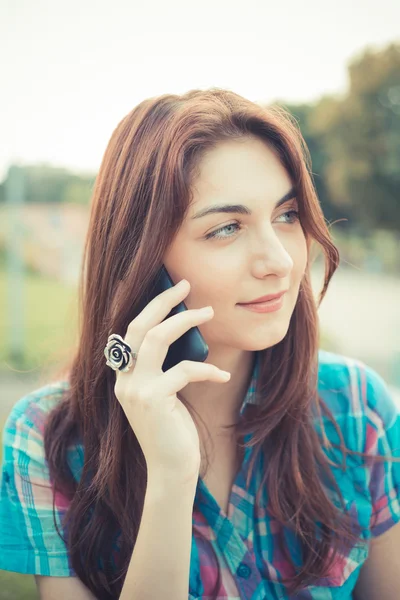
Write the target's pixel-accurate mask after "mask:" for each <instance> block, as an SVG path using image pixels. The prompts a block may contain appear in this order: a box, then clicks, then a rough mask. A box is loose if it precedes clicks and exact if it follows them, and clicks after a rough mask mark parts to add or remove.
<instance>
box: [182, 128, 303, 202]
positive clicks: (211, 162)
mask: <svg viewBox="0 0 400 600" xmlns="http://www.w3.org/2000/svg"><path fill="white" fill-rule="evenodd" d="M291 184H292V182H291V179H290V177H289V174H288V173H287V171H286V169H285V168H284V166H283V165H282V163H281V162H280V160H279V158H278V156H277V154H276V152H275V151H274V150H273V149H271V148H270V147H269V146H268V145H267V143H266V142H264V141H263V140H260V139H258V138H249V139H248V138H246V139H243V140H232V141H226V142H221V143H220V144H218V146H216V147H215V148H213V149H212V150H210V151H208V152H207V153H206V154H205V155H204V156H203V157H202V159H201V160H200V161H199V164H198V166H197V176H196V178H195V179H194V180H193V182H192V192H193V200H192V202H191V212H192V213H193V212H194V211H197V210H198V209H199V208H202V207H203V206H206V205H207V204H208V203H210V202H211V201H213V200H215V201H218V200H221V199H223V197H224V196H229V199H230V200H235V199H236V200H241V201H244V200H246V199H250V198H255V199H257V198H259V199H260V200H263V201H266V202H271V203H274V202H276V201H277V200H278V199H279V198H281V197H282V196H283V195H284V194H285V192H287V191H288V189H289V188H290V187H291Z"/></svg>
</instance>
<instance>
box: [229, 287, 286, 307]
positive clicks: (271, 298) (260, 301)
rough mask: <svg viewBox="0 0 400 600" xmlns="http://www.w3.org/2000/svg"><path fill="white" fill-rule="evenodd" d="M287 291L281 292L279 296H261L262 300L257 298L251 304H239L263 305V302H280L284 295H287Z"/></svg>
mask: <svg viewBox="0 0 400 600" xmlns="http://www.w3.org/2000/svg"><path fill="white" fill-rule="evenodd" d="M286 292H287V290H284V291H283V292H280V293H279V294H270V295H269V296H261V298H256V299H255V300H251V301H250V302H238V304H261V303H262V302H269V301H270V300H278V298H281V297H282V296H283V294H286Z"/></svg>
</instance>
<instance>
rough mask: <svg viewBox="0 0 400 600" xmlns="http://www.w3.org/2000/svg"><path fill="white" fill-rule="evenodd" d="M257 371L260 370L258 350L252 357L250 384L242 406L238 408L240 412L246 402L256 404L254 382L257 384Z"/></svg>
mask: <svg viewBox="0 0 400 600" xmlns="http://www.w3.org/2000/svg"><path fill="white" fill-rule="evenodd" d="M259 371H260V352H256V353H255V358H254V364H253V371H252V374H251V379H250V384H249V387H248V388H247V393H246V396H245V398H244V400H243V403H242V406H241V408H240V414H242V413H243V411H244V409H245V408H246V406H247V404H257V403H258V399H257V395H256V384H257V379H258V374H259Z"/></svg>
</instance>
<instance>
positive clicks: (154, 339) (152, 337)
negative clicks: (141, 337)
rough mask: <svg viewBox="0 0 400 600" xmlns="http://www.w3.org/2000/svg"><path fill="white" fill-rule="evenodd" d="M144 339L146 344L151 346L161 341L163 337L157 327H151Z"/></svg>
mask: <svg viewBox="0 0 400 600" xmlns="http://www.w3.org/2000/svg"><path fill="white" fill-rule="evenodd" d="M145 338H146V340H147V341H148V342H150V343H152V344H153V343H159V342H161V341H163V335H162V333H161V331H160V328H159V327H152V328H151V329H149V330H148V332H147V333H146V335H145Z"/></svg>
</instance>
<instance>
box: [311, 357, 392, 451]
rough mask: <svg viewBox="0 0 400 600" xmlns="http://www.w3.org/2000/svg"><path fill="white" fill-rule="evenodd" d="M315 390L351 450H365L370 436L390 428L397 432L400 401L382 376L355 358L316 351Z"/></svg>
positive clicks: (368, 445) (368, 444)
mask: <svg viewBox="0 0 400 600" xmlns="http://www.w3.org/2000/svg"><path fill="white" fill-rule="evenodd" d="M318 393H319V396H320V398H321V399H322V400H323V402H324V404H325V405H326V406H327V407H328V408H329V410H330V411H331V412H332V415H333V417H334V418H335V420H336V422H337V423H338V425H339V426H341V427H342V428H343V433H344V434H345V435H346V436H347V440H346V441H347V443H348V444H349V447H350V448H351V449H352V450H358V451H361V452H363V451H365V450H367V449H368V448H369V447H370V446H371V444H372V438H373V437H374V436H375V437H376V436H380V435H382V433H383V432H384V431H388V430H389V429H391V428H392V427H395V428H399V433H400V402H398V401H396V400H395V398H394V397H393V394H392V393H391V391H390V389H389V386H388V384H387V383H386V381H385V380H384V379H383V377H382V376H381V375H380V374H379V373H378V372H377V371H376V370H375V369H373V368H372V367H370V366H369V365H367V364H366V363H364V362H363V361H361V360H359V359H356V358H352V357H350V356H346V355H343V354H337V353H333V352H328V351H325V350H320V351H319V362H318Z"/></svg>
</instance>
